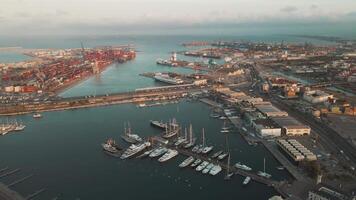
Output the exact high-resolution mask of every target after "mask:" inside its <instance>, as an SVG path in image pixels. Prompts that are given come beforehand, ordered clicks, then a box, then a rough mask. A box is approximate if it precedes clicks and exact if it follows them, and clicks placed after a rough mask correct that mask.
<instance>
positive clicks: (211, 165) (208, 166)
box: [202, 163, 214, 174]
mask: <svg viewBox="0 0 356 200" xmlns="http://www.w3.org/2000/svg"><path fill="white" fill-rule="evenodd" d="M213 167H214V164H213V163H209V165H207V166H206V167H205V168H204V169H203V171H202V173H203V174H207V173H208V172H209V171H210V170H211V169H212V168H213Z"/></svg>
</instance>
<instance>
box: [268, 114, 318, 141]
mask: <svg viewBox="0 0 356 200" xmlns="http://www.w3.org/2000/svg"><path fill="white" fill-rule="evenodd" d="M271 119H272V120H273V121H274V122H276V123H277V124H278V125H279V126H280V127H282V135H288V136H300V135H309V134H310V130H311V129H310V127H309V126H307V125H304V124H302V123H300V122H299V121H297V120H295V119H294V118H292V117H289V116H287V117H272V118H271Z"/></svg>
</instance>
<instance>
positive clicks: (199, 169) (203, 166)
mask: <svg viewBox="0 0 356 200" xmlns="http://www.w3.org/2000/svg"><path fill="white" fill-rule="evenodd" d="M208 165H209V162H206V161H203V162H202V163H201V164H200V165H198V167H197V168H195V170H196V171H198V172H199V171H201V170H203V169H204V168H205V167H206V166H208Z"/></svg>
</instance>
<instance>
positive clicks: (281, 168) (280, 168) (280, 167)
mask: <svg viewBox="0 0 356 200" xmlns="http://www.w3.org/2000/svg"><path fill="white" fill-rule="evenodd" d="M276 168H277V169H278V170H284V167H283V166H278V167H276Z"/></svg>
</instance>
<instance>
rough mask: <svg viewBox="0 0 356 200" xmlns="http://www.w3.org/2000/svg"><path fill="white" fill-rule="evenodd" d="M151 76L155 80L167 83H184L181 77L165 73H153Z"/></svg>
mask: <svg viewBox="0 0 356 200" xmlns="http://www.w3.org/2000/svg"><path fill="white" fill-rule="evenodd" d="M153 78H154V79H155V80H157V81H161V82H164V83H168V84H173V85H178V84H182V83H184V81H183V80H182V79H179V78H175V77H171V76H169V74H166V73H155V75H154V76H153Z"/></svg>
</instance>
